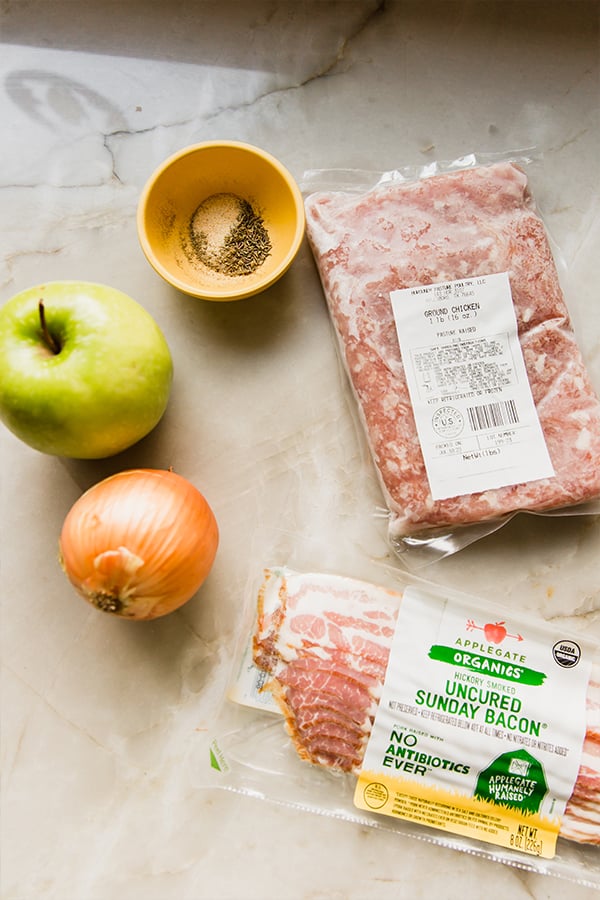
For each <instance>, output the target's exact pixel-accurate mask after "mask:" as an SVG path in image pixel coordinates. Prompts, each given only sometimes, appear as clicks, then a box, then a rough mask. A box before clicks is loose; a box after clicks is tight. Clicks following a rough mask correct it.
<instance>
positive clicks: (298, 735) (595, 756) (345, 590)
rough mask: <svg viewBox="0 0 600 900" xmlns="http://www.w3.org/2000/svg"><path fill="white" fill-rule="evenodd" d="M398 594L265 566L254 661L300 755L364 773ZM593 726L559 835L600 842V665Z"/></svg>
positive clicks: (593, 685)
mask: <svg viewBox="0 0 600 900" xmlns="http://www.w3.org/2000/svg"><path fill="white" fill-rule="evenodd" d="M401 600H402V595H401V594H400V593H397V592H394V591H389V590H386V589H384V588H380V587H376V586H374V585H371V584H366V583H364V582H361V581H356V580H354V579H350V578H344V577H342V576H335V575H323V574H319V575H310V574H307V575H300V574H296V573H295V574H293V575H287V574H284V573H282V572H280V571H279V570H273V569H266V570H265V577H264V580H263V583H262V585H261V587H260V590H259V595H258V621H257V627H256V631H255V634H254V638H253V656H254V662H255V664H256V665H257V666H258V667H259V668H261V669H263V670H265V671H266V672H267V673H269V675H270V680H268V681H267V682H266V683H265V686H264V690H269V691H271V693H272V695H273V696H274V698H275V699H276V701H277V703H278V705H279V707H280V709H281V712H282V713H283V715H284V717H285V726H286V729H287V731H288V734H289V735H290V737H291V739H292V742H293V744H294V747H295V749H296V752H297V753H298V755H299V756H300V758H301V759H303V760H305V761H306V762H309V763H312V764H314V765H318V766H323V767H325V768H328V769H331V770H334V771H339V772H352V773H354V774H357V773H358V772H359V771H360V766H361V762H362V759H363V757H364V754H365V751H366V747H367V742H368V740H369V736H370V733H371V729H372V726H373V721H374V718H375V712H376V710H377V706H378V704H379V700H380V698H381V692H382V688H383V682H384V678H385V672H386V669H387V664H388V659H389V653H390V648H391V645H392V639H393V635H394V628H395V624H396V618H397V615H398V610H399V608H400V603H401ZM586 706H587V723H586V725H587V730H586V735H585V742H584V746H583V753H582V760H581V765H580V769H579V774H578V777H577V780H576V783H575V786H574V790H573V793H572V795H571V798H570V800H569V802H568V804H567V807H566V809H565V813H564V817H563V822H562V826H561V836H562V837H564V838H567V839H569V840H572V841H577V842H580V843H588V844H597V845H600V667H598V666H596V667H595V668H594V672H593V677H592V679H591V681H590V684H589V687H588V694H587V698H586Z"/></svg>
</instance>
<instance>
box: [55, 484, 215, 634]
mask: <svg viewBox="0 0 600 900" xmlns="http://www.w3.org/2000/svg"><path fill="white" fill-rule="evenodd" d="M218 542H219V532H218V528H217V522H216V519H215V517H214V514H213V512H212V510H211V508H210V506H209V505H208V503H207V501H206V500H205V498H204V497H203V495H202V494H201V493H200V491H198V490H197V489H196V488H195V487H194V486H193V485H192V484H191V483H190V482H189V481H187V480H186V479H185V478H183V477H182V476H181V475H176V474H175V472H171V471H166V470H159V469H130V470H129V471H126V472H119V473H118V474H116V475H112V476H110V477H109V478H105V479H104V481H100V482H99V483H98V484H95V485H94V486H93V487H91V488H90V489H89V490H88V491H86V492H85V494H83V495H82V496H81V497H80V498H79V500H77V501H76V502H75V503H74V504H73V506H72V507H71V509H70V511H69V513H68V514H67V517H66V519H65V521H64V524H63V527H62V531H61V535H60V541H59V549H60V562H61V565H62V567H63V569H64V571H65V573H66V575H67V577H68V579H69V581H70V582H71V584H72V585H73V586H74V587H75V589H76V590H77V591H78V592H79V593H80V594H81V596H82V597H84V598H85V599H86V600H87V601H88V602H89V603H91V604H92V605H93V606H95V607H96V608H97V609H101V610H104V611H105V612H109V613H114V614H115V615H117V616H121V617H123V618H125V619H134V620H141V619H155V618H157V617H158V616H164V615H166V614H167V613H170V612H172V611H173V610H174V609H177V608H178V607H179V606H182V605H183V604H184V603H186V602H187V601H188V600H189V599H190V597H192V596H193V595H194V594H195V593H196V591H197V590H198V588H199V587H200V585H201V584H202V582H203V581H204V580H205V578H206V576H207V575H208V573H209V572H210V569H211V567H212V564H213V562H214V558H215V555H216V552H217V545H218Z"/></svg>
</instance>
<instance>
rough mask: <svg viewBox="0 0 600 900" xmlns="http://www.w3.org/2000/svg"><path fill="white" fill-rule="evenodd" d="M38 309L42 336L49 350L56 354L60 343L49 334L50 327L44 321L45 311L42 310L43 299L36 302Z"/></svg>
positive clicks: (58, 351)
mask: <svg viewBox="0 0 600 900" xmlns="http://www.w3.org/2000/svg"><path fill="white" fill-rule="evenodd" d="M38 309H39V311H40V325H41V326H42V337H43V338H44V340H45V342H46V344H47V345H48V347H49V348H50V350H51V351H52V352H53V353H54V355H55V356H56V354H57V353H60V344H59V343H58V341H57V340H56V338H54V337H53V336H52V335H51V334H50V329H49V328H48V323H47V322H46V312H45V310H44V301H43V300H42V299H40V300H39V302H38Z"/></svg>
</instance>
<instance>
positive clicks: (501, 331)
mask: <svg viewBox="0 0 600 900" xmlns="http://www.w3.org/2000/svg"><path fill="white" fill-rule="evenodd" d="M315 175H316V176H319V177H320V181H321V183H328V184H335V173H333V174H331V173H330V175H329V181H328V182H326V181H325V179H324V178H323V177H322V176H323V175H324V173H313V178H312V184H313V185H314V184H315V183H316V182H317V181H318V178H315V177H314V176H315ZM307 176H308V177H307V178H305V195H306V197H305V207H306V216H307V235H308V239H309V242H310V245H311V248H312V250H313V254H314V257H315V260H316V263H317V267H318V271H319V274H320V278H321V282H322V285H323V289H324V293H325V297H326V300H327V303H328V307H329V310H330V314H331V318H332V321H333V324H334V326H335V330H336V333H337V336H338V339H339V346H340V349H341V354H342V360H343V363H344V366H345V369H346V371H347V373H348V375H349V378H350V382H351V384H352V388H353V392H354V395H355V397H356V400H357V408H358V410H359V414H360V418H361V421H362V424H363V426H364V429H365V433H366V436H367V439H368V442H369V447H370V450H371V453H372V457H373V460H374V462H375V466H376V469H377V472H378V475H379V479H380V483H381V486H382V488H383V492H384V497H385V500H386V504H387V506H388V509H389V513H390V518H389V536H390V539H391V542H392V545H393V546H394V547H395V549H396V550H397V551H398V552H399V553H402V552H406V550H407V548H410V547H414V546H420V545H421V546H422V545H427V546H433V547H435V546H437V547H438V548H439V547H442V548H443V549H442V551H441V552H442V553H447V552H448V548H449V547H450V548H451V549H458V547H459V544H460V541H458V542H456V541H455V542H454V543H452V542H448V540H447V538H448V535H452V534H454V535H455V534H456V533H457V532H458V533H461V531H462V534H463V536H464V537H465V541H464V542H465V543H466V542H469V540H471V539H473V536H477V535H478V534H480V533H487V531H488V530H492V529H493V527H494V523H502V522H503V521H506V519H507V517H509V516H510V515H511V514H514V513H515V512H517V511H522V510H526V511H532V512H538V513H539V512H547V511H550V510H557V509H567V508H571V509H572V508H573V506H576V505H577V506H578V507H579V508H581V509H582V510H583V507H584V505H585V504H586V503H587V502H589V501H595V502H597V501H598V498H600V402H599V400H598V397H597V395H596V393H595V391H594V389H593V387H592V384H591V383H590V379H589V377H588V374H587V373H586V369H585V366H584V363H583V360H582V357H581V354H580V351H579V348H578V346H577V342H576V339H575V336H574V333H573V329H572V327H571V323H570V319H569V313H568V310H567V307H566V305H565V301H564V299H563V294H562V291H561V286H560V284H559V279H558V274H557V268H556V265H555V262H554V259H553V255H552V252H551V249H550V245H549V241H548V238H547V235H546V231H545V228H544V224H543V222H542V219H541V218H540V215H539V214H538V212H537V210H536V207H535V204H534V201H533V199H532V196H531V192H530V189H529V187H528V179H527V176H526V174H525V171H524V168H523V167H522V165H520V164H517V163H515V162H511V161H503V162H495V163H492V164H488V165H481V164H477V163H476V162H474V161H473V160H470V161H469V160H467V161H462V162H461V164H460V165H457V166H456V167H455V168H450V169H447V170H444V171H439V170H437V169H435V167H434V171H433V173H425V174H423V173H421V176H420V177H414V178H406V177H404V176H402V175H401V174H400V173H387V174H386V175H385V176H382V177H381V178H380V179H379V181H378V182H377V183H376V184H375V186H373V187H368V188H363V187H362V186H358V187H357V186H356V185H355V186H354V187H349V186H348V184H345V185H343V186H342V187H340V188H339V189H332V188H329V189H319V190H315V189H311V178H310V173H307ZM340 178H341V176H340ZM357 180H358V178H357ZM340 183H341V182H340ZM592 511H594V512H595V511H597V507H594V508H593V510H592ZM465 526H466V528H465ZM469 529H470V531H469ZM436 542H437V544H436Z"/></svg>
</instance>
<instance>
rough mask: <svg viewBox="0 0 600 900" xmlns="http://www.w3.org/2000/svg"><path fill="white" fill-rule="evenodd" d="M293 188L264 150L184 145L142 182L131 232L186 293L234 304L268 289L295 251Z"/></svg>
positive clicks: (297, 196) (297, 207)
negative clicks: (136, 232) (135, 230)
mask: <svg viewBox="0 0 600 900" xmlns="http://www.w3.org/2000/svg"><path fill="white" fill-rule="evenodd" d="M304 227H305V218H304V204H303V202H302V194H301V193H300V190H299V188H298V185H297V184H296V182H295V181H294V179H293V178H292V176H291V175H290V173H289V172H288V171H287V169H285V168H284V166H282V164H281V163H280V162H278V160H276V159H275V158H274V157H273V156H271V155H270V154H269V153H266V152H265V151H264V150H260V149H259V148H258V147H253V146H251V145H250V144H244V143H241V142H238V141H209V142H206V143H202V144H194V145H192V146H191V147H186V148H185V149H184V150H181V151H180V152H178V153H175V154H174V155H173V156H171V157H169V158H168V159H167V160H165V162H164V163H163V164H162V165H161V166H159V168H158V169H157V170H156V171H155V172H154V174H153V175H152V176H151V177H150V179H149V180H148V182H147V183H146V185H145V187H144V189H143V191H142V195H141V197H140V201H139V205H138V211H137V229H138V235H139V239H140V243H141V245H142V249H143V251H144V254H145V256H146V258H147V259H148V262H149V263H150V264H151V265H152V267H153V268H154V269H155V270H156V272H158V274H159V275H160V276H161V277H162V278H164V279H165V281H167V282H169V284H172V285H173V286H174V287H176V288H178V289H179V290H180V291H183V292H184V293H186V294H190V295H191V296H193V297H201V298H203V299H205V300H240V299H242V298H244V297H251V296H252V295H253V294H258V293H259V292H260V291H264V290H265V289H266V288H268V287H270V285H272V284H273V283H274V282H275V281H277V279H278V278H281V276H282V275H283V274H284V272H286V271H287V269H288V268H289V267H290V265H291V264H292V262H293V260H294V257H295V256H296V254H297V253H298V250H299V249H300V245H301V243H302V238H303V236H304Z"/></svg>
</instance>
